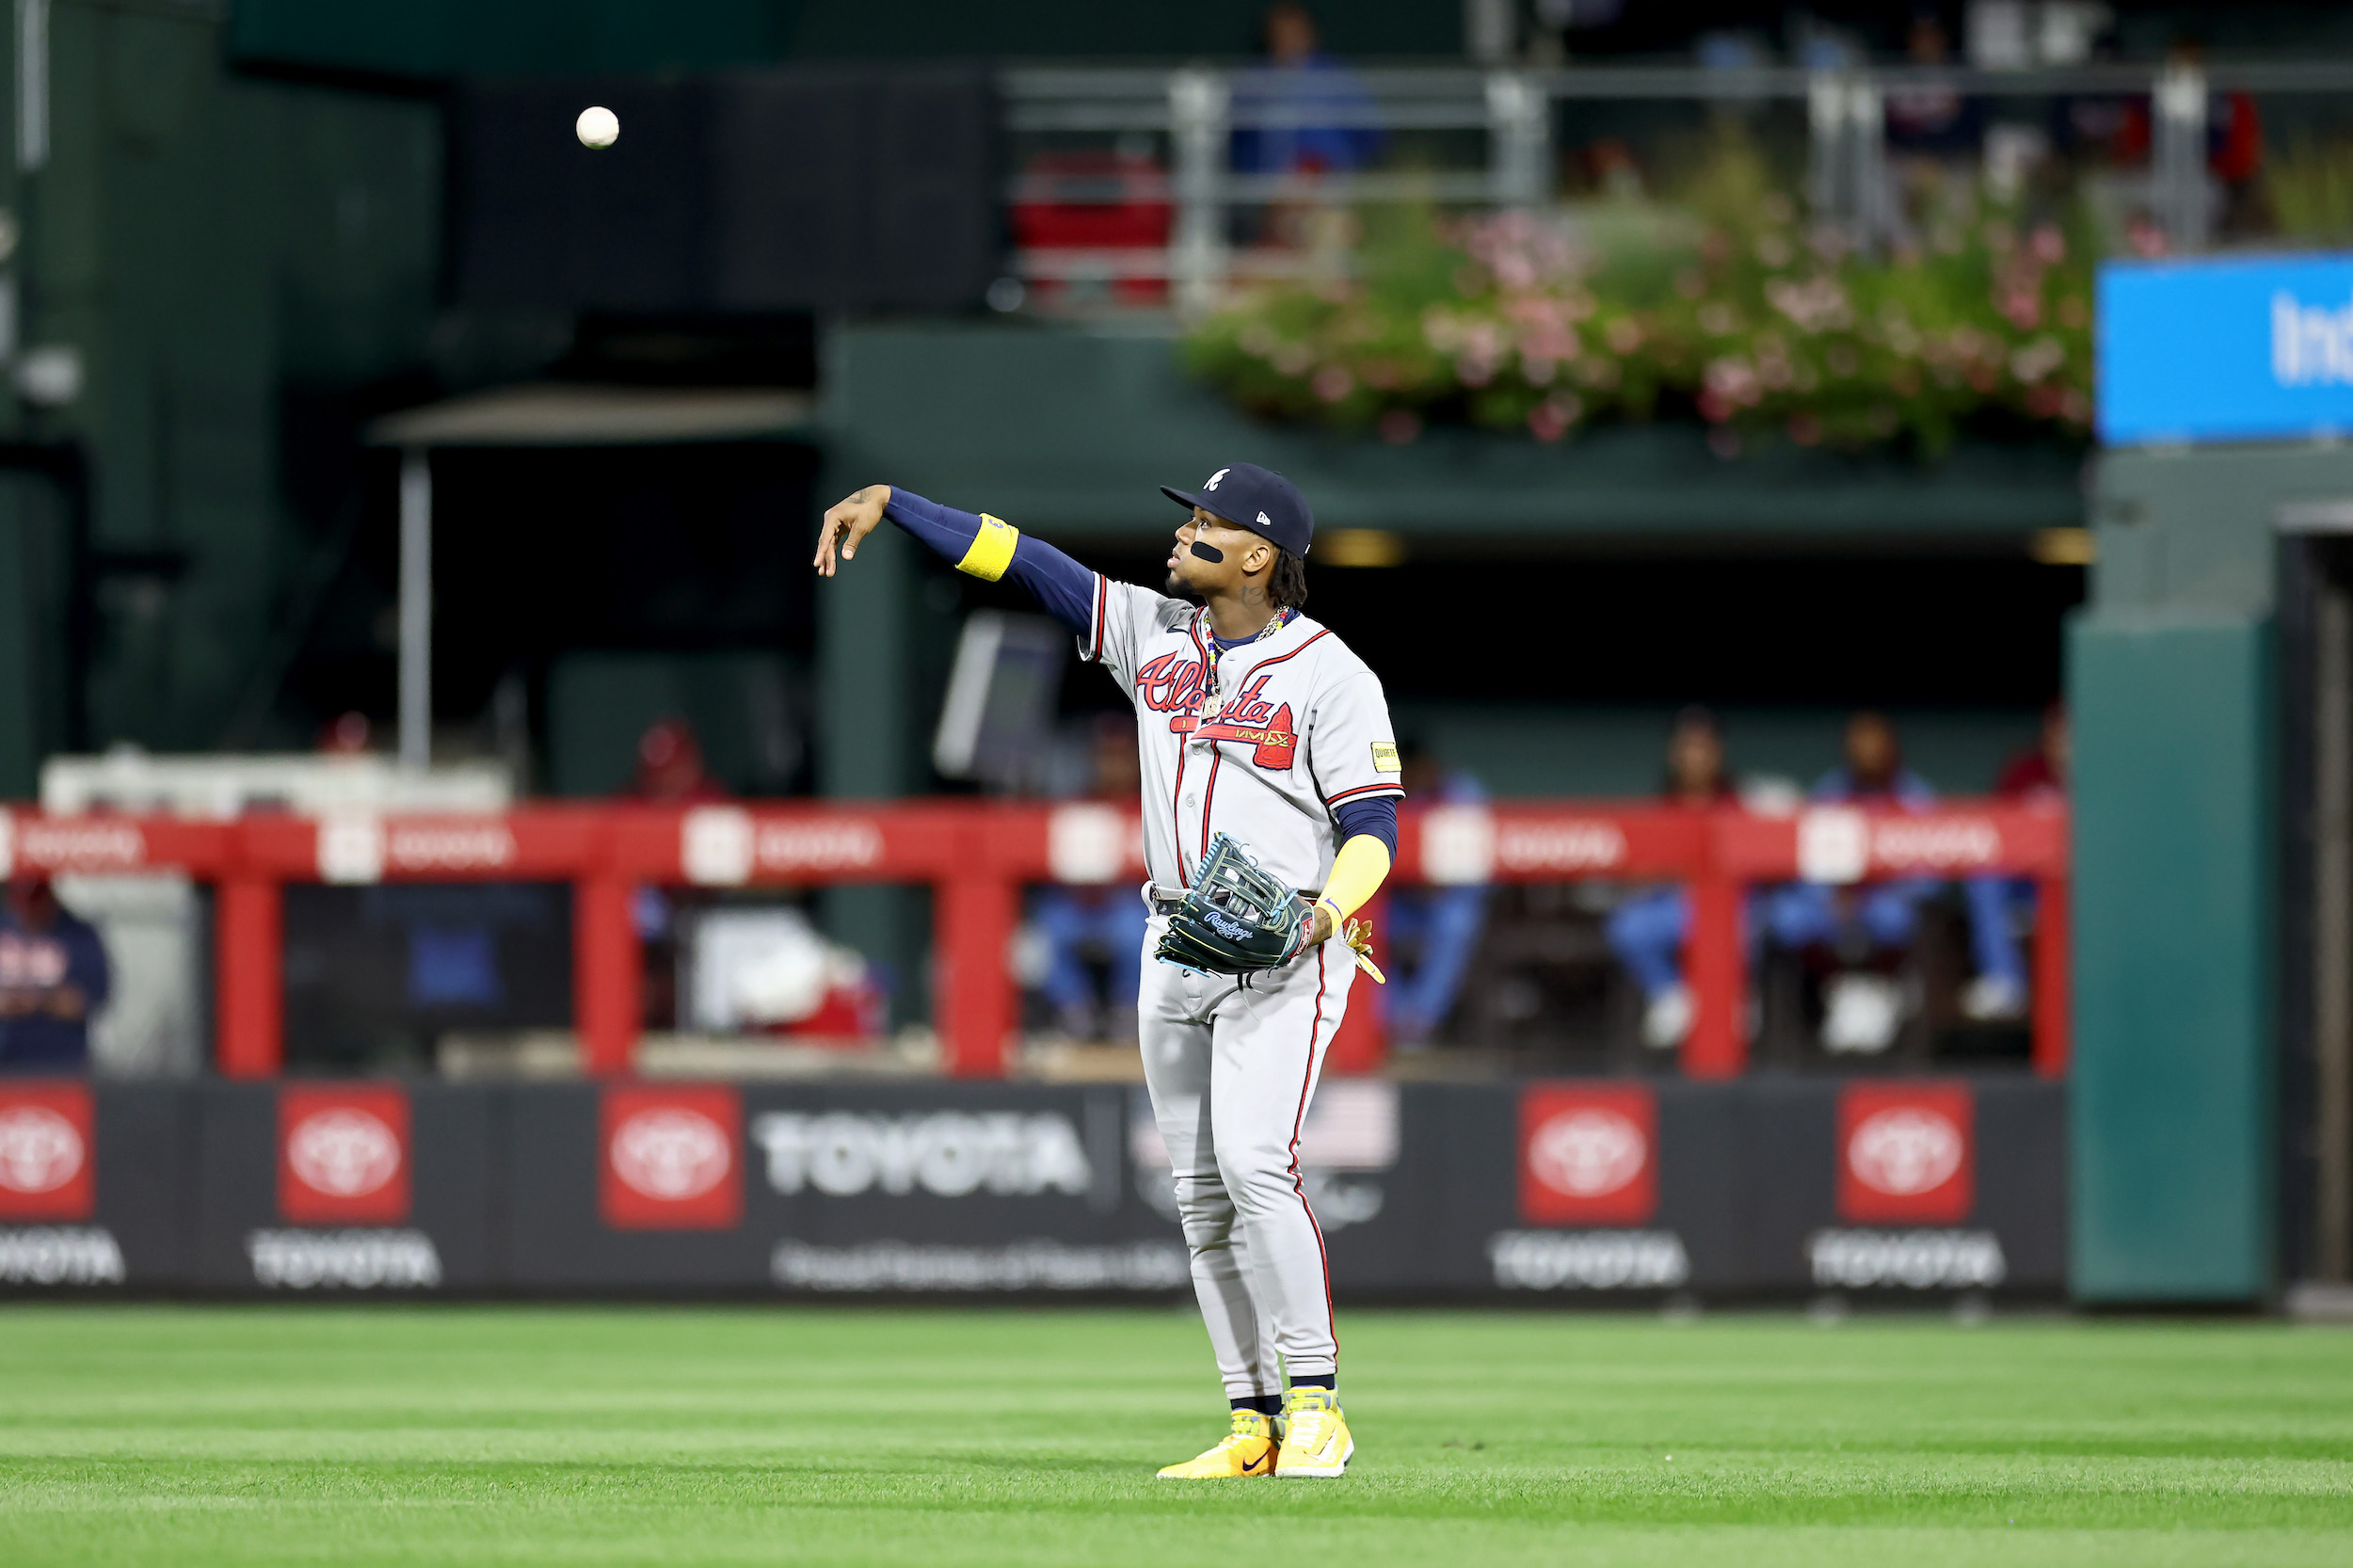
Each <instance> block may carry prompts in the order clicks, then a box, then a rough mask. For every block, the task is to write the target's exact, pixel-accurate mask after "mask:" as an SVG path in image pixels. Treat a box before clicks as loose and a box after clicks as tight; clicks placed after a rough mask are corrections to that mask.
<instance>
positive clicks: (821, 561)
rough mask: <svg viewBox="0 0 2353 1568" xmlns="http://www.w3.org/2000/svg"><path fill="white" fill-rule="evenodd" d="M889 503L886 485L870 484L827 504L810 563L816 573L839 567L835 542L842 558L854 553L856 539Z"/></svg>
mask: <svg viewBox="0 0 2353 1568" xmlns="http://www.w3.org/2000/svg"><path fill="white" fill-rule="evenodd" d="M889 504H890V487H889V486H888V485H869V486H867V487H866V488H864V489H862V490H859V491H858V492H857V493H856V494H855V495H852V496H847V497H845V498H843V499H842V500H840V501H837V502H835V503H834V504H832V505H830V506H828V507H826V508H825V524H824V527H823V528H821V529H819V530H818V532H817V558H816V559H815V560H814V561H812V562H810V563H809V564H810V565H811V566H814V567H815V568H817V575H818V576H820V577H831V576H832V575H833V574H834V573H835V572H836V571H838V570H840V562H838V561H836V560H835V559H834V553H833V552H834V546H835V545H836V544H837V543H838V544H839V545H840V547H841V560H843V561H847V560H850V559H852V558H853V557H855V556H856V554H857V542H858V540H860V539H862V538H864V537H866V536H867V535H869V534H872V532H873V531H874V529H875V527H876V526H877V525H878V524H880V523H881V521H882V520H883V508H884V507H886V506H888V505H889Z"/></svg>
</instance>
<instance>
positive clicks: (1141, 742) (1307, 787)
mask: <svg viewBox="0 0 2353 1568" xmlns="http://www.w3.org/2000/svg"><path fill="white" fill-rule="evenodd" d="M1161 491H1162V493H1163V494H1165V495H1167V496H1168V498H1169V499H1170V500H1172V501H1174V502H1176V503H1177V504H1178V505H1180V506H1183V507H1185V508H1186V509H1187V511H1188V513H1189V515H1188V516H1187V518H1186V519H1185V520H1184V522H1183V523H1182V524H1181V525H1180V526H1179V527H1178V528H1177V543H1176V548H1175V549H1174V550H1173V551H1172V552H1170V554H1169V557H1168V581H1167V583H1166V584H1164V586H1163V589H1162V590H1161V591H1159V592H1155V591H1154V590H1152V589H1150V588H1143V587H1135V586H1132V585H1129V584H1123V583H1113V582H1112V581H1111V580H1109V579H1108V578H1106V577H1104V576H1103V575H1101V574H1100V573H1098V572H1094V571H1089V570H1088V569H1087V568H1084V567H1081V566H1080V565H1079V564H1078V563H1077V562H1076V561H1073V560H1072V559H1071V558H1070V557H1069V556H1067V555H1064V553H1063V552H1061V551H1059V550H1056V549H1055V548H1054V547H1053V546H1051V545H1048V544H1047V543H1045V542H1044V541H1042V540H1039V539H1033V538H1030V537H1027V536H1023V535H1022V534H1021V533H1020V532H1019V531H1018V530H1016V529H1015V528H1014V527H1012V526H1011V525H1010V524H1008V523H1005V522H1003V521H1000V520H998V519H996V518H993V517H988V516H985V515H983V516H979V517H975V516H973V515H972V514H971V513H968V512H958V511H953V510H951V509H950V508H948V507H945V506H941V505H938V504H935V503H933V502H930V501H926V500H924V499H923V498H922V497H920V496H917V495H911V494H909V493H907V492H906V491H904V490H893V489H892V488H890V487H889V486H887V485H874V486H870V487H868V488H865V489H862V490H859V491H858V492H857V493H856V495H853V496H851V497H850V498H849V499H848V500H846V501H844V502H842V503H840V504H839V505H837V506H835V507H833V508H832V509H831V510H830V511H828V512H827V513H826V514H825V521H824V530H823V532H822V533H821V534H820V536H819V537H818V542H817V558H816V567H817V570H818V571H819V573H821V574H822V575H824V576H828V577H830V576H832V575H833V574H834V572H835V571H836V570H837V569H838V567H837V563H836V560H835V556H834V552H835V548H836V546H837V544H838V545H839V547H840V555H841V559H842V560H845V561H846V560H848V559H849V558H850V557H852V556H854V555H856V553H857V545H858V541H859V540H861V539H863V538H864V537H865V536H867V535H868V534H869V533H871V532H872V530H873V529H874V527H875V526H876V524H878V523H879V522H880V521H881V520H883V519H884V518H886V517H888V518H889V519H890V520H891V521H893V522H895V523H897V524H898V525H899V526H900V527H902V528H904V529H905V530H906V531H907V532H908V533H910V534H913V535H914V536H916V537H918V538H920V539H921V540H922V541H923V542H924V543H925V544H927V545H929V546H930V547H931V548H932V549H934V550H935V551H937V552H939V553H940V554H941V555H943V556H945V557H947V558H948V559H949V560H952V561H954V562H955V563H956V564H957V567H958V569H960V570H962V571H965V572H967V573H969V574H970V575H972V576H975V577H979V578H982V579H984V580H986V581H988V582H992V583H993V582H997V581H999V580H1000V579H1003V578H1011V579H1012V580H1013V581H1015V582H1016V583H1018V584H1021V585H1022V586H1023V587H1024V588H1026V589H1027V590H1028V591H1029V592H1030V593H1031V594H1032V595H1033V596H1034V597H1035V598H1036V600H1038V602H1039V603H1040V604H1041V605H1043V606H1044V607H1045V608H1046V610H1047V611H1048V613H1050V614H1051V615H1053V616H1055V618H1057V619H1058V620H1060V621H1061V622H1062V623H1063V624H1064V626H1067V627H1068V628H1070V630H1071V632H1073V633H1074V634H1076V635H1077V637H1078V639H1079V651H1080V657H1081V658H1083V659H1086V660H1089V661H1092V662H1094V663H1097V664H1102V665H1103V666H1104V667H1105V668H1107V669H1108V670H1109V671H1110V672H1111V674H1112V679H1114V680H1117V681H1118V682H1119V684H1120V686H1121V688H1122V689H1124V690H1125V691H1126V692H1127V693H1128V696H1129V698H1130V700H1132V701H1133V702H1134V704H1135V709H1136V717H1137V720H1138V724H1137V730H1138V741H1137V746H1138V754H1139V755H1138V760H1139V762H1140V764H1141V770H1142V773H1143V779H1144V783H1143V794H1144V859H1145V862H1146V865H1147V867H1148V868H1149V870H1150V872H1151V878H1152V879H1151V881H1150V883H1149V884H1147V885H1146V886H1145V888H1144V898H1145V900H1146V902H1147V903H1148V904H1150V906H1151V910H1152V915H1151V920H1150V923H1149V925H1148V926H1147V927H1146V933H1145V936H1144V952H1145V959H1144V974H1143V983H1142V986H1141V990H1140V994H1139V995H1138V997H1137V1003H1136V1013H1137V1032H1138V1035H1139V1038H1140V1041H1141V1044H1142V1047H1143V1053H1144V1081H1145V1083H1146V1085H1147V1086H1148V1087H1149V1089H1150V1091H1151V1096H1152V1110H1153V1115H1154V1118H1155V1119H1156V1120H1157V1122H1158V1123H1159V1125H1160V1136H1161V1137H1162V1139H1164V1140H1165V1141H1166V1143H1167V1144H1168V1153H1169V1160H1170V1163H1171V1165H1172V1167H1173V1169H1174V1174H1175V1177H1176V1189H1177V1208H1178V1211H1179V1213H1180V1214H1181V1216H1182V1218H1183V1222H1184V1230H1185V1240H1186V1243H1187V1245H1188V1246H1189V1247H1190V1249H1191V1251H1192V1256H1193V1290H1194V1293H1195V1294H1196V1295H1197V1296H1198V1297H1199V1298H1200V1303H1201V1315H1202V1317H1203V1319H1204V1320H1206V1321H1207V1322H1208V1325H1209V1342H1210V1345H1211V1347H1212V1349H1213V1350H1214V1351H1215V1352H1216V1355H1217V1364H1218V1371H1219V1373H1220V1374H1221V1375H1222V1376H1223V1378H1224V1379H1225V1393H1226V1396H1227V1399H1228V1401H1229V1402H1230V1404H1231V1405H1232V1411H1233V1414H1232V1424H1231V1428H1230V1430H1229V1431H1228V1432H1227V1433H1226V1435H1225V1437H1224V1438H1223V1439H1222V1440H1220V1441H1219V1442H1218V1443H1217V1445H1216V1446H1215V1447H1213V1448H1210V1449H1209V1451H1207V1452H1206V1453H1203V1454H1202V1455H1200V1456H1199V1457H1198V1458H1196V1459H1193V1460H1189V1461H1187V1462H1185V1463H1184V1464H1172V1465H1170V1466H1169V1467H1167V1468H1166V1469H1164V1470H1162V1471H1160V1474H1161V1475H1162V1476H1163V1477H1167V1478H1170V1479H1184V1480H1209V1479H1224V1478H1229V1477H1244V1476H1266V1475H1273V1476H1276V1477H1290V1478H1294V1479H1296V1478H1312V1477H1327V1476H1337V1475H1339V1474H1341V1473H1342V1472H1343V1471H1344V1470H1345V1469H1346V1468H1347V1465H1348V1461H1349V1456H1350V1455H1351V1454H1352V1453H1353V1451H1354V1448H1355V1445H1354V1441H1353V1438H1352V1437H1351V1436H1350V1435H1349V1430H1348V1423H1347V1420H1346V1419H1345V1417H1344V1416H1342V1414H1341V1410H1340V1404H1339V1399H1338V1393H1337V1366H1338V1363H1337V1354H1338V1346H1337V1339H1336V1336H1335V1333H1334V1328H1333V1320H1332V1296H1331V1287H1330V1278H1329V1271H1328V1269H1327V1267H1326V1264H1325V1259H1324V1251H1323V1235H1322V1232H1321V1230H1319V1229H1318V1228H1317V1226H1316V1219H1315V1215H1314V1213H1313V1212H1312V1211H1311V1210H1310V1209H1309V1208H1308V1207H1307V1199H1306V1195H1305V1191H1304V1189H1303V1186H1302V1182H1301V1178H1300V1169H1299V1133H1300V1127H1301V1125H1302V1123H1303V1122H1304V1121H1305V1118H1306V1114H1307V1104H1308V1101H1309V1099H1310V1098H1311V1097H1312V1096H1314V1094H1315V1087H1316V1079H1317V1075H1318V1073H1319V1072H1320V1071H1321V1067H1322V1065H1323V1056H1324V1052H1325V1050H1326V1049H1328V1048H1330V1046H1331V1043H1332V1036H1333V1034H1334V1032H1336V1031H1337V1030H1338V1028H1339V1025H1340V1017H1341V1015H1342V1014H1343V1013H1344V1012H1345V1011H1346V1009H1347V1006H1348V991H1349V984H1350V982H1351V981H1352V980H1353V978H1354V976H1355V972H1356V969H1357V968H1358V966H1359V965H1360V964H1361V965H1362V966H1363V967H1364V968H1366V969H1367V970H1368V971H1369V972H1370V973H1372V974H1373V975H1374V977H1375V978H1376V979H1378V978H1379V971H1378V970H1377V969H1374V968H1372V964H1371V960H1370V957H1369V952H1368V951H1367V950H1368V949H1369V942H1368V940H1367V938H1366V935H1365V934H1364V932H1363V931H1362V930H1361V928H1360V927H1359V926H1358V925H1357V924H1356V923H1355V922H1353V921H1352V920H1350V918H1349V917H1350V916H1352V915H1353V913H1354V912H1355V911H1356V910H1357V909H1358V908H1360V907H1362V906H1363V904H1364V903H1365V901H1366V900H1367V899H1369V898H1370V897H1371V896H1372V894H1373V892H1374V890H1375V889H1376V888H1379V887H1380V885H1381V881H1382V879H1383V878H1384V877H1385V876H1386V875H1387V874H1388V871H1389V865H1390V861H1391V859H1392V858H1393V857H1394V856H1395V855H1396V853H1397V802H1398V800H1399V799H1400V798H1401V797H1402V796H1403V794H1404V790H1403V788H1402V787H1401V783H1400V771H1399V761H1398V754H1397V745H1396V739H1395V736H1394V734H1393V732H1392V731H1391V729H1390V727H1389V714H1388V705H1387V703H1386V701H1385V699H1384V697H1383V696H1382V693H1381V682H1380V681H1379V680H1377V679H1376V678H1375V677H1374V676H1373V673H1372V671H1371V670H1369V669H1368V668H1367V667H1366V666H1365V663H1364V661H1363V660H1361V659H1359V658H1357V657H1356V655H1355V654H1354V653H1353V652H1351V651H1350V650H1349V649H1348V648H1347V646H1346V645H1345V644H1343V643H1342V642H1341V641H1340V639H1339V638H1338V637H1337V636H1336V635H1335V634H1334V633H1333V632H1331V630H1330V629H1329V628H1326V627H1322V626H1319V625H1318V624H1316V623H1315V622H1314V621H1312V620H1309V619H1308V618H1307V617H1306V616H1305V615H1303V614H1302V613H1301V606H1302V605H1304V604H1305V601H1306V598H1307V582H1306V554H1307V544H1308V539H1309V537H1310V536H1311V534H1312V532H1313V529H1314V518H1313V516H1312V514H1311V513H1310V512H1309V511H1308V509H1307V503H1306V502H1305V499H1304V498H1302V497H1301V495H1300V493H1299V491H1298V489H1297V488H1295V487H1294V486H1292V485H1291V483H1290V482H1289V480H1287V479H1285V478H1284V477H1283V476H1282V475H1281V474H1278V473H1273V472H1269V471H1268V470H1266V469H1262V468H1257V467H1254V466H1253V465H1251V464H1248V463H1235V464H1232V465H1229V466H1228V467H1225V468H1222V469H1219V470H1218V471H1217V472H1215V473H1212V474H1210V475H1209V480H1208V482H1207V483H1205V484H1204V485H1203V486H1202V488H1200V489H1199V490H1198V491H1189V490H1179V489H1174V488H1170V487H1168V486H1165V485H1164V486H1162V487H1161ZM1286 1373H1288V1374H1289V1389H1288V1393H1287V1392H1286V1391H1285V1384H1284V1377H1285V1374H1286Z"/></svg>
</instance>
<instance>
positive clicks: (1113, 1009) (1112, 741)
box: [1030, 716, 1151, 1044]
mask: <svg viewBox="0 0 2353 1568" xmlns="http://www.w3.org/2000/svg"><path fill="white" fill-rule="evenodd" d="M1091 760H1092V761H1093V764H1094V775H1095V787H1094V789H1093V790H1092V791H1091V792H1090V793H1089V798H1091V799H1096V800H1103V801H1110V802H1112V803H1113V804H1115V805H1118V806H1121V807H1123V808H1124V807H1125V806H1126V805H1127V804H1128V802H1129V801H1132V800H1134V799H1135V798H1136V791H1137V789H1138V788H1139V787H1140V785H1141V782H1142V777H1141V775H1140V773H1139V772H1138V770H1137V767H1136V727H1135V725H1134V724H1133V723H1131V722H1129V721H1128V720H1127V719H1124V718H1120V717H1116V716H1112V717H1107V718H1105V719H1103V720H1102V721H1101V722H1100V723H1098V724H1097V725H1096V729H1095V733H1094V735H1093V737H1092V747H1091ZM1150 913H1151V912H1150V911H1149V910H1148V909H1147V908H1146V907H1145V906H1144V901H1143V900H1142V899H1140V898H1138V897H1136V895H1135V889H1134V888H1130V887H1127V886H1124V885H1122V886H1112V887H1105V888H1071V887H1060V886H1056V887H1048V888H1038V889H1037V890H1036V891H1035V892H1033V893H1032V894H1031V895H1030V921H1031V924H1032V925H1033V926H1034V927H1035V928H1036V930H1037V933H1038V935H1039V936H1043V937H1044V938H1045V940H1046V954H1047V962H1046V966H1045V970H1046V972H1045V974H1044V975H1043V976H1042V977H1041V978H1040V979H1039V980H1038V983H1037V990H1038V994H1039V995H1040V996H1041V997H1043V998H1044V999H1045V1000H1046V1003H1047V1005H1048V1006H1049V1007H1051V1008H1052V1009H1053V1010H1054V1019H1055V1023H1056V1025H1057V1027H1059V1028H1060V1029H1061V1030H1062V1032H1064V1034H1067V1035H1069V1036H1070V1037H1071V1038H1073V1039H1078V1040H1095V1039H1104V1040H1113V1041H1118V1042H1120V1043H1122V1044H1131V1043H1133V1042H1134V1040H1135V1037H1136V988H1137V984H1138V983H1139V981H1140V980H1141V978H1142V975H1143V972H1144V926H1145V924H1146V923H1147V922H1148V920H1149V919H1150ZM1098 963H1099V964H1100V965H1101V966H1102V968H1103V971H1104V984H1103V985H1102V987H1101V992H1100V994H1098V992H1097V989H1096V984H1095V969H1094V966H1095V965H1096V964H1098Z"/></svg>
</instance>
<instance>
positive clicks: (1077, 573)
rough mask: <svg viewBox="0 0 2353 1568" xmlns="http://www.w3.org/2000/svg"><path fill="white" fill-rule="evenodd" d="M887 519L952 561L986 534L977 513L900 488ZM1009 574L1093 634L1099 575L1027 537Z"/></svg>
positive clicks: (1074, 627)
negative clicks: (1097, 578) (962, 510)
mask: <svg viewBox="0 0 2353 1568" xmlns="http://www.w3.org/2000/svg"><path fill="white" fill-rule="evenodd" d="M883 516H885V517H887V518H888V519H889V520H891V521H893V522H895V523H897V524H898V525H899V526H900V527H902V528H904V529H905V530H906V531H907V532H908V533H910V534H912V535H914V536H916V537H917V538H919V539H920V540H922V541H923V542H924V543H925V544H927V545H929V546H931V547H932V549H933V551H934V552H936V553H937V554H939V555H941V556H944V557H945V558H946V559H948V560H950V561H961V560H963V559H964V552H966V551H968V550H970V549H971V548H972V541H973V540H974V539H976V538H978V537H979V536H980V532H981V520H980V519H979V517H977V516H976V515H974V514H973V513H970V512H959V511H957V510H956V509H955V508H954V507H952V506H942V505H941V504H939V503H937V502H936V501H927V500H925V499H924V498H923V497H921V496H920V495H917V494H916V493H915V492H914V491H913V490H903V489H900V488H897V487H895V486H894V487H892V488H891V491H890V503H889V504H888V505H887V506H885V507H884V508H883ZM1005 576H1006V578H1007V579H1008V580H1010V581H1012V582H1015V583H1018V584H1021V586H1023V587H1024V588H1027V589H1028V590H1029V591H1030V597H1031V598H1032V599H1034V600H1037V601H1038V603H1039V605H1040V606H1041V607H1043V608H1044V609H1045V611H1046V613H1047V614H1048V615H1049V616H1053V617H1054V618H1055V619H1056V620H1058V621H1060V622H1062V623H1063V625H1064V626H1065V627H1067V628H1068V629H1069V630H1070V632H1071V633H1072V634H1073V635H1074V636H1080V637H1083V636H1085V635H1087V633H1088V632H1090V631H1091V630H1093V625H1094V619H1095V573H1093V572H1092V571H1089V570H1088V569H1087V568H1084V567H1082V566H1080V564H1079V563H1078V562H1076V561H1074V560H1072V559H1071V558H1070V557H1069V556H1067V555H1064V553H1063V552H1061V551H1059V550H1056V549H1055V548H1054V547H1053V546H1052V545H1050V544H1048V543H1047V542H1046V541H1045V540H1044V539H1033V538H1032V537H1030V536H1029V535H1027V534H1024V535H1022V536H1021V537H1020V539H1019V540H1017V541H1016V543H1015V545H1014V547H1013V564H1012V565H1011V566H1009V567H1007V568H1005Z"/></svg>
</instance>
